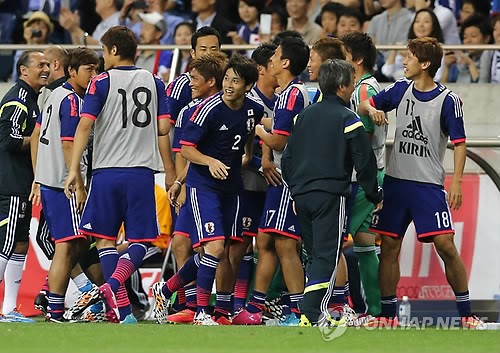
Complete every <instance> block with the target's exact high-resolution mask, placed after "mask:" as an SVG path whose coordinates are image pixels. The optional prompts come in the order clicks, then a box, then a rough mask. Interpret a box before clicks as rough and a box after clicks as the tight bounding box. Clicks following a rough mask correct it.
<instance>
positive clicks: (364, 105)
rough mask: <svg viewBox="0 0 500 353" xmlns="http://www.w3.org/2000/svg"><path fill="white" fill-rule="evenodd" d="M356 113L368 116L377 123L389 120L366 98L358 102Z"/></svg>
mask: <svg viewBox="0 0 500 353" xmlns="http://www.w3.org/2000/svg"><path fill="white" fill-rule="evenodd" d="M358 114H360V115H366V116H369V117H370V118H371V119H372V120H373V122H374V123H375V124H377V125H384V124H389V120H387V117H386V116H385V113H384V112H383V111H382V110H378V109H377V108H375V107H373V106H372V105H371V104H370V101H369V100H368V99H367V100H364V101H362V102H361V103H360V104H359V107H358Z"/></svg>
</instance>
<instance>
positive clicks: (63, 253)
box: [32, 48, 99, 322]
mask: <svg viewBox="0 0 500 353" xmlns="http://www.w3.org/2000/svg"><path fill="white" fill-rule="evenodd" d="M64 65H65V66H64V71H65V74H66V77H67V79H68V80H67V81H66V82H65V83H64V84H63V85H62V86H60V87H58V88H56V89H55V90H54V91H53V92H52V93H51V94H50V96H49V97H48V98H47V100H46V102H45V106H44V111H43V112H42V114H41V119H40V121H41V126H40V130H41V135H40V139H39V143H38V141H33V142H32V148H33V146H35V145H36V144H38V148H37V151H36V152H35V153H34V155H33V157H36V158H37V163H36V165H37V166H38V168H36V171H35V183H36V184H37V185H40V191H41V195H40V196H41V201H42V207H43V212H44V215H45V219H46V222H47V226H48V228H49V231H50V234H51V235H52V238H53V239H54V240H55V243H56V245H55V252H54V255H53V258H52V262H51V264H50V269H49V274H48V280H49V289H50V290H49V292H48V293H47V300H48V304H49V305H48V309H47V316H46V319H47V321H54V322H62V321H63V314H64V297H65V294H66V290H67V287H68V281H69V278H70V272H71V269H72V268H73V267H74V266H75V265H76V263H77V261H78V258H79V256H80V255H81V254H82V252H83V251H84V250H85V249H86V248H87V247H88V245H87V241H86V236H85V235H83V234H81V233H80V232H79V231H78V222H79V220H80V213H81V211H82V210H83V205H84V204H85V199H86V197H87V193H86V191H85V188H84V187H82V188H77V189H76V190H75V193H73V195H72V198H71V199H69V200H68V198H66V196H65V195H64V180H65V178H66V176H67V173H68V167H69V165H70V164H71V155H72V149H73V139H74V136H75V131H76V128H77V126H78V122H79V120H80V108H81V105H82V98H83V95H84V93H85V89H86V88H87V86H88V83H89V82H90V80H91V78H92V77H94V76H95V75H96V70H97V67H98V65H99V58H98V56H97V55H96V54H95V52H94V51H93V50H90V49H86V48H78V49H75V50H74V51H72V52H71V53H70V54H69V55H68V57H67V60H66V62H65V64H64ZM82 163H83V161H82ZM85 168H86V166H85ZM82 185H83V183H82ZM32 195H33V194H32ZM35 197H38V195H37V196H35ZM34 201H35V202H37V200H34Z"/></svg>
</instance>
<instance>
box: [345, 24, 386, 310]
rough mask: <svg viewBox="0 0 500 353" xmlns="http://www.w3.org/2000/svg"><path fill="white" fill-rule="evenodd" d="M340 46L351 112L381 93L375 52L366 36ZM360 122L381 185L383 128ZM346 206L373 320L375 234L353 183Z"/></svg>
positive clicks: (349, 37)
mask: <svg viewBox="0 0 500 353" xmlns="http://www.w3.org/2000/svg"><path fill="white" fill-rule="evenodd" d="M342 42H344V47H345V50H346V56H347V61H348V62H349V63H350V64H351V65H352V66H353V67H354V78H355V81H356V84H355V86H354V92H353V94H352V98H351V108H352V110H354V111H356V110H357V107H358V106H359V104H360V103H361V101H363V100H366V99H369V98H370V97H372V96H374V95H375V94H377V93H378V92H380V90H381V88H380V85H379V84H378V82H377V80H376V79H375V77H373V68H374V66H375V60H376V58H377V49H376V48H375V45H374V44H373V41H372V39H371V38H370V36H368V35H367V34H366V33H360V32H354V33H350V34H346V35H345V36H344V37H342ZM360 118H361V121H362V122H363V126H364V128H365V131H366V132H367V133H368V136H369V137H370V140H371V144H372V148H373V152H374V153H375V157H376V158H377V169H378V173H377V180H378V183H379V185H382V182H383V179H384V167H385V139H386V137H387V125H382V126H378V125H375V124H374V123H373V121H372V120H371V119H370V117H369V116H366V115H361V116H360ZM349 205H350V212H349V234H352V236H353V240H354V253H355V254H356V257H357V258H358V263H359V272H360V276H361V282H362V283H363V289H364V292H365V295H366V303H367V306H368V308H367V313H368V314H370V315H372V316H375V315H378V314H379V313H380V311H381V308H380V288H379V284H378V262H379V261H378V257H377V253H376V248H375V234H373V233H371V232H369V231H368V227H369V226H370V223H371V219H372V213H373V209H374V205H373V203H371V202H370V201H368V200H367V198H366V195H365V191H364V190H363V188H362V187H360V185H359V183H358V182H357V181H354V182H353V183H352V192H351V196H350V202H349Z"/></svg>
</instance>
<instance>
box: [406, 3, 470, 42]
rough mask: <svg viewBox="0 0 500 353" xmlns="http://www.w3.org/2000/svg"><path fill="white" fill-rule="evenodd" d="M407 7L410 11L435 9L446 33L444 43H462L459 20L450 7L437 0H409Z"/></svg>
mask: <svg viewBox="0 0 500 353" xmlns="http://www.w3.org/2000/svg"><path fill="white" fill-rule="evenodd" d="M406 7H407V8H408V9H409V10H410V11H416V12H417V11H419V10H421V9H430V10H432V11H434V13H435V14H436V16H437V19H438V20H439V24H440V25H441V29H442V30H443V35H444V42H440V43H444V44H451V45H456V44H462V42H461V41H460V35H459V33H458V27H457V20H456V19H455V15H454V14H453V11H451V10H450V9H449V8H447V7H444V6H441V5H439V3H438V2H437V1H436V0H407V1H406Z"/></svg>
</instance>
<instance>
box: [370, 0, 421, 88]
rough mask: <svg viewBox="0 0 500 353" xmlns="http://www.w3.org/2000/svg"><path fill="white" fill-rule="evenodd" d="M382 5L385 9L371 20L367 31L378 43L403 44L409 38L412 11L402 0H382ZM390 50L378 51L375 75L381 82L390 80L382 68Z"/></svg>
mask: <svg viewBox="0 0 500 353" xmlns="http://www.w3.org/2000/svg"><path fill="white" fill-rule="evenodd" d="M380 5H381V6H382V7H383V8H384V9H385V11H384V12H382V13H381V14H379V15H376V16H374V17H373V18H372V20H371V21H370V24H369V26H368V31H367V33H368V34H369V35H370V36H371V37H372V38H373V42H374V43H376V44H398V43H399V44H402V43H406V41H407V39H408V31H409V30H410V24H411V21H412V17H413V16H412V13H411V12H410V10H408V9H407V8H404V7H402V6H401V0H380ZM388 55H389V51H377V67H378V70H377V71H375V73H374V76H375V78H376V79H377V80H378V81H379V82H384V81H388V78H387V77H385V76H383V74H382V73H381V72H380V68H382V66H383V65H384V63H385V60H386V59H387V56H388Z"/></svg>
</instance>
